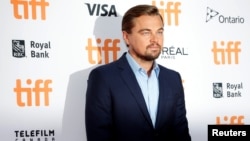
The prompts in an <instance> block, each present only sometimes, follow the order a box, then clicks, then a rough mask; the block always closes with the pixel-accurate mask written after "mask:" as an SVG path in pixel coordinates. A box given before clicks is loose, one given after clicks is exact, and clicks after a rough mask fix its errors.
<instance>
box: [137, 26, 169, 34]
mask: <svg viewBox="0 0 250 141" xmlns="http://www.w3.org/2000/svg"><path fill="white" fill-rule="evenodd" d="M159 30H163V31H164V28H163V27H161V28H159V29H158V30H157V31H159ZM143 31H151V29H148V28H143V29H140V30H139V31H138V32H139V33H140V32H143Z"/></svg>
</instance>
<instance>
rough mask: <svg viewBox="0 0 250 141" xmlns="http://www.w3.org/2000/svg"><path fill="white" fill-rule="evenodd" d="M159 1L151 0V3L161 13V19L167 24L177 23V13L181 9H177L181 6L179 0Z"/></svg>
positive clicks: (176, 24)
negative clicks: (170, 0) (177, 0)
mask: <svg viewBox="0 0 250 141" xmlns="http://www.w3.org/2000/svg"><path fill="white" fill-rule="evenodd" d="M165 2H166V1H160V3H159V4H158V3H156V1H152V5H154V6H157V7H158V8H159V11H160V13H161V15H162V18H163V20H164V21H165V23H167V25H168V26H171V25H175V26H178V25H179V15H180V13H181V10H180V9H179V8H180V6H181V3H180V2H166V3H165Z"/></svg>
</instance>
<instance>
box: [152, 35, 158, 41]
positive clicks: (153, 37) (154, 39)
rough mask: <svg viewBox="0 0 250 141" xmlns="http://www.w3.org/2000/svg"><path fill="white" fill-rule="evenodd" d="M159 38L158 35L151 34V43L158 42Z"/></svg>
mask: <svg viewBox="0 0 250 141" xmlns="http://www.w3.org/2000/svg"><path fill="white" fill-rule="evenodd" d="M158 40H159V37H158V36H157V34H151V38H150V41H151V42H158Z"/></svg>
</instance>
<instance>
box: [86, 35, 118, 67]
mask: <svg viewBox="0 0 250 141" xmlns="http://www.w3.org/2000/svg"><path fill="white" fill-rule="evenodd" d="M103 42H104V43H103V46H102V45H101V44H102V40H101V39H100V38H98V39H96V43H97V46H93V44H92V39H90V38H89V39H88V45H87V46H86V50H87V51H88V60H89V63H90V64H102V63H103V62H102V60H103V59H104V63H105V64H107V63H109V62H111V61H112V60H111V61H110V60H109V58H110V57H109V56H110V55H111V56H113V61H114V60H117V57H118V52H119V51H120V47H119V46H118V44H119V43H120V40H119V39H114V40H112V39H105V40H104V41H103ZM110 53H111V54H110ZM94 55H96V56H95V57H94Z"/></svg>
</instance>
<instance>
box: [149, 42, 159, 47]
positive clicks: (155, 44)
mask: <svg viewBox="0 0 250 141" xmlns="http://www.w3.org/2000/svg"><path fill="white" fill-rule="evenodd" d="M150 47H159V48H161V45H160V44H158V43H152V44H150V45H148V46H147V48H150Z"/></svg>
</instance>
